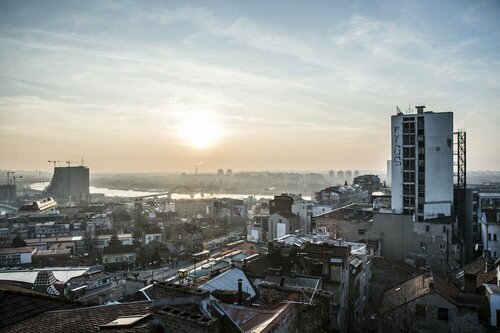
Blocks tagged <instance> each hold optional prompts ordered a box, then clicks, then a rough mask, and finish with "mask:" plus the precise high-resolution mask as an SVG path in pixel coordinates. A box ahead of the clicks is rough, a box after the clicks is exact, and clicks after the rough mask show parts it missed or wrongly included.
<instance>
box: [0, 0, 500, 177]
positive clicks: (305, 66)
mask: <svg viewBox="0 0 500 333" xmlns="http://www.w3.org/2000/svg"><path fill="white" fill-rule="evenodd" d="M397 105H398V106H399V107H400V108H401V109H402V110H403V111H404V110H407V109H408V108H409V106H412V107H413V106H415V105H426V106H427V109H428V110H434V111H453V112H454V127H455V129H466V131H467V153H468V156H467V159H468V160H467V163H468V169H469V170H499V169H500V149H499V148H498V143H499V142H500V2H499V1H355V0H354V1H353V0H350V1H313V2H311V1H289V0H287V1H178V2H177V1H137V2H136V1H76V0H75V1H6V0H2V1H0V168H3V169H24V170H34V169H41V170H51V167H52V164H50V163H48V162H47V161H48V160H61V161H66V160H72V161H81V159H82V158H83V159H84V163H85V164H86V165H88V166H89V167H90V168H91V172H96V173H102V172H162V171H165V172H169V171H187V172H189V171H192V170H194V167H195V165H196V164H198V165H199V168H200V172H203V171H206V172H215V171H216V170H217V169H218V168H223V169H227V168H231V169H233V170H235V171H239V170H316V171H321V170H330V169H333V170H340V169H360V170H385V166H386V160H388V159H390V116H391V115H393V114H395V112H396V106H397Z"/></svg>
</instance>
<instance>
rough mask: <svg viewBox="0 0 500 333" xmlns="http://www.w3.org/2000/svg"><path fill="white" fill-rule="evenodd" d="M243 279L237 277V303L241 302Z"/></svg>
mask: <svg viewBox="0 0 500 333" xmlns="http://www.w3.org/2000/svg"><path fill="white" fill-rule="evenodd" d="M242 289H243V279H238V305H241V304H242V303H243V290H242Z"/></svg>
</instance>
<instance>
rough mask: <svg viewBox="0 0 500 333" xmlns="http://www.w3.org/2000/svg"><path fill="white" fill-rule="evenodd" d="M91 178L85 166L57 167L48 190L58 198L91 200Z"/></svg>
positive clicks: (80, 200)
mask: <svg viewBox="0 0 500 333" xmlns="http://www.w3.org/2000/svg"><path fill="white" fill-rule="evenodd" d="M89 180H90V172H89V168H87V167H85V166H74V167H72V166H68V167H55V168H54V176H53V177H52V180H51V181H50V184H49V186H48V187H47V192H48V193H49V194H50V195H53V196H54V197H55V198H57V199H62V200H69V201H74V202H85V201H88V200H89Z"/></svg>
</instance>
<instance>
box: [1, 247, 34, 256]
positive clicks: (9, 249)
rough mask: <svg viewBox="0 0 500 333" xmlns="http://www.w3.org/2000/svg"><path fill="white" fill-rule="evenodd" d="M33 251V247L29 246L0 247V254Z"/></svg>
mask: <svg viewBox="0 0 500 333" xmlns="http://www.w3.org/2000/svg"><path fill="white" fill-rule="evenodd" d="M33 251H34V249H33V248H32V247H31V246H25V247H6V248H0V255H1V254H13V253H31V252H33Z"/></svg>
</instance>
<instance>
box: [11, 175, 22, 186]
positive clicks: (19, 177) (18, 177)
mask: <svg viewBox="0 0 500 333" xmlns="http://www.w3.org/2000/svg"><path fill="white" fill-rule="evenodd" d="M21 178H23V176H17V177H16V176H14V177H12V179H14V185H16V179H21Z"/></svg>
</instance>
